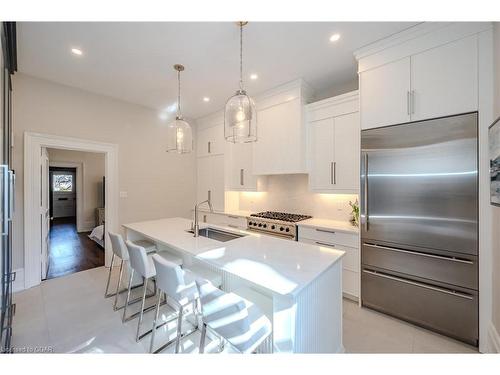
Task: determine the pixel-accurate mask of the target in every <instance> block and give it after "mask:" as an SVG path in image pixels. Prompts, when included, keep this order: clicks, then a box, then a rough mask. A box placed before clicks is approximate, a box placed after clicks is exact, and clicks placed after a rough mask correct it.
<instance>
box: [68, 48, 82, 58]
mask: <svg viewBox="0 0 500 375" xmlns="http://www.w3.org/2000/svg"><path fill="white" fill-rule="evenodd" d="M71 53H72V54H73V55H77V56H81V55H83V51H82V50H81V49H80V48H71Z"/></svg>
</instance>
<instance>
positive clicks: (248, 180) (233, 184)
mask: <svg viewBox="0 0 500 375" xmlns="http://www.w3.org/2000/svg"><path fill="white" fill-rule="evenodd" d="M252 156H253V145H252V144H251V143H236V144H234V143H228V144H227V149H226V160H227V166H226V171H227V174H228V176H227V190H235V191H264V190H265V189H266V185H267V183H266V182H267V178H266V176H256V175H255V174H254V173H253V163H252Z"/></svg>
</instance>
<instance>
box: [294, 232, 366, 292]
mask: <svg viewBox="0 0 500 375" xmlns="http://www.w3.org/2000/svg"><path fill="white" fill-rule="evenodd" d="M299 242H303V243H308V244H311V245H317V246H323V247H330V248H333V249H336V250H342V251H345V253H346V254H345V256H344V258H343V259H342V291H343V293H344V297H347V298H350V299H354V300H357V299H358V298H359V280H360V276H359V269H360V259H359V246H358V234H356V233H346V232H337V231H335V230H334V229H331V230H325V229H322V228H311V227H301V226H299Z"/></svg>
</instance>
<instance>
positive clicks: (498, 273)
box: [492, 22, 500, 333]
mask: <svg viewBox="0 0 500 375" xmlns="http://www.w3.org/2000/svg"><path fill="white" fill-rule="evenodd" d="M493 45H494V49H495V50H494V53H495V104H494V107H495V118H497V117H499V116H500V23H499V22H495V28H494V43H493ZM492 210H493V218H492V225H493V230H492V233H493V262H492V263H493V267H492V269H493V323H494V325H495V327H496V330H497V332H499V333H500V207H493V208H492Z"/></svg>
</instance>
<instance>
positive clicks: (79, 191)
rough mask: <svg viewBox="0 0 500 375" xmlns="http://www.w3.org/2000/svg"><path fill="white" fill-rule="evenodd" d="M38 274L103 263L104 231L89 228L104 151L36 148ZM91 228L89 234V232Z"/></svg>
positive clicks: (99, 199)
mask: <svg viewBox="0 0 500 375" xmlns="http://www.w3.org/2000/svg"><path fill="white" fill-rule="evenodd" d="M42 161H43V163H42V178H41V181H42V186H41V206H42V215H41V233H42V275H41V279H42V280H45V279H53V278H56V277H61V276H65V275H68V274H72V273H75V272H79V271H84V270H88V269H91V268H95V267H101V266H103V265H104V258H105V253H104V243H103V241H102V237H103V233H104V231H100V233H101V237H98V236H97V235H96V234H95V233H97V232H99V231H95V228H96V227H97V226H98V225H100V224H98V223H97V221H98V219H97V218H98V215H97V213H101V212H103V211H104V173H105V154H104V153H96V152H83V151H72V150H64V149H58V148H43V149H42ZM91 234H92V235H91Z"/></svg>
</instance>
